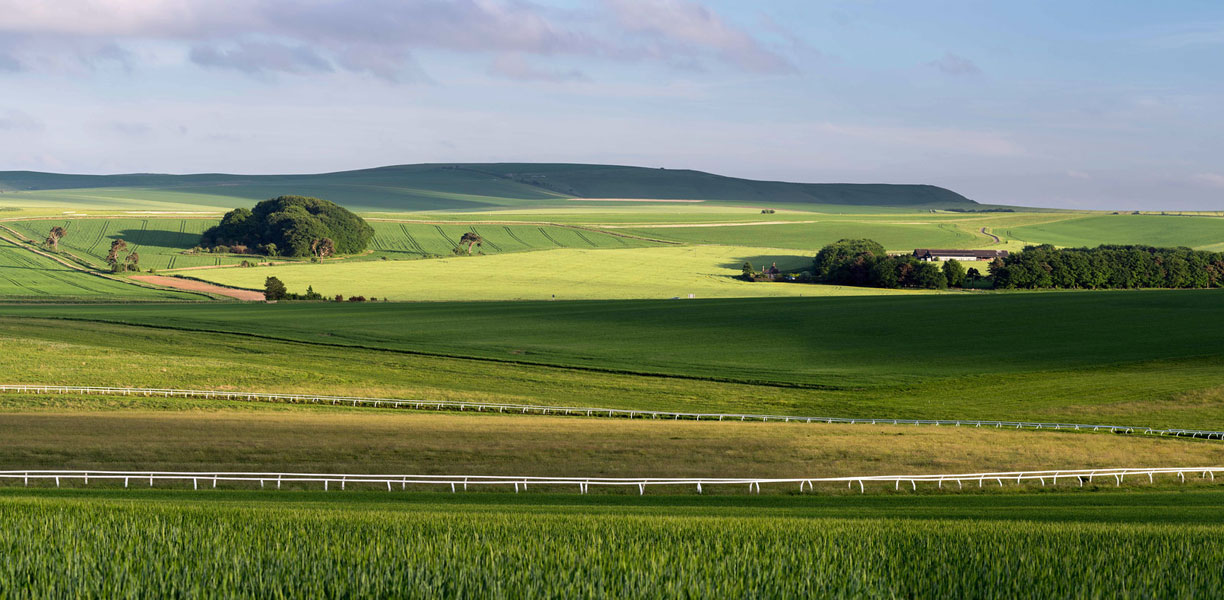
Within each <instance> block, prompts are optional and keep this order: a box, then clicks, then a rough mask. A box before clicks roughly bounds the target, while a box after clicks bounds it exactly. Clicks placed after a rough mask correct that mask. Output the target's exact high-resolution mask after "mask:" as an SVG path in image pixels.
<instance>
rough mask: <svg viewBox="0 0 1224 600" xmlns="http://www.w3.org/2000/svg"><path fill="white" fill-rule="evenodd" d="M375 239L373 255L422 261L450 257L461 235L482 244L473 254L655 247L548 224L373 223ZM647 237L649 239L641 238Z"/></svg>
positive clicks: (625, 237) (626, 237)
mask: <svg viewBox="0 0 1224 600" xmlns="http://www.w3.org/2000/svg"><path fill="white" fill-rule="evenodd" d="M371 225H373V226H374V240H373V241H372V242H371V244H370V248H371V249H372V250H374V253H375V254H376V255H380V256H387V257H388V258H422V257H432V256H451V255H452V250H453V249H454V248H455V247H456V245H458V243H459V238H460V237H461V236H463V234H464V233H468V232H474V233H476V234H477V235H479V236H480V237H481V238H482V239H483V240H484V244H483V245H482V246H480V247H475V248H473V249H472V252H473V253H479V252H483V253H485V254H502V253H507V252H522V251H525V250H555V249H558V248H572V249H582V250H590V249H596V248H614V249H623V248H641V247H646V246H654V245H658V244H656V243H654V242H651V241H648V240H645V239H639V238H637V237H633V236H629V235H614V234H610V233H605V232H601V231H595V230H591V229H583V228H577V227H556V226H550V225H505V224H498V223H470V224H465V225H448V224H433V223H406V222H387V221H373V222H371ZM643 237H648V236H643Z"/></svg>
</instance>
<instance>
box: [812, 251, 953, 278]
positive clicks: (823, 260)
mask: <svg viewBox="0 0 1224 600" xmlns="http://www.w3.org/2000/svg"><path fill="white" fill-rule="evenodd" d="M949 262H952V261H949ZM957 267H961V265H959V263H958V264H957ZM954 276H955V277H954ZM812 277H813V278H814V279H815V280H816V281H819V282H822V283H835V284H839V285H857V286H865V287H882V288H901V287H915V288H927V289H944V288H947V287H948V285H949V283H950V281H951V280H953V279H955V284H956V285H959V284H960V283H963V282H964V270H963V268H961V269H960V270H959V271H956V270H955V269H954V270H953V272H952V273H949V272H948V271H946V270H945V271H941V270H940V268H939V267H937V266H935V264H934V263H930V262H924V261H920V260H918V259H916V258H914V257H912V256H889V255H888V253H887V252H885V251H884V246H881V245H880V243H879V242H876V241H874V240H867V239H843V240H838V241H837V242H834V243H832V244H829V245H828V246H825V247H824V248H821V249H820V252H819V253H817V254H816V259H815V260H814V261H813V262H812Z"/></svg>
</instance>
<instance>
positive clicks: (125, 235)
mask: <svg viewBox="0 0 1224 600" xmlns="http://www.w3.org/2000/svg"><path fill="white" fill-rule="evenodd" d="M107 238H109V239H112V240H119V239H121V240H123V241H125V242H127V243H128V244H140V245H142V246H160V247H165V248H178V249H180V250H190V249H192V248H194V247H196V246H198V245H199V244H200V234H198V233H183V232H180V231H172V230H169V229H121V230H119V231H116V232H113V233H111V234H110V235H108V236H107ZM144 240H157V243H156V244H147V243H145V242H144Z"/></svg>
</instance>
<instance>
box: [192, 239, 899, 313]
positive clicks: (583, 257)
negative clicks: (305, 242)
mask: <svg viewBox="0 0 1224 600" xmlns="http://www.w3.org/2000/svg"><path fill="white" fill-rule="evenodd" d="M745 260H749V261H752V263H753V264H754V265H756V266H757V267H758V268H760V266H761V265H768V264H770V263H773V262H777V263H778V267H779V268H780V269H782V270H783V272H787V271H800V270H805V269H807V268H808V266H809V265H810V264H811V258H810V257H808V256H805V255H803V254H800V253H797V252H794V251H790V250H784V249H777V248H753V247H743V246H673V247H656V248H626V249H620V250H615V249H612V250H595V249H587V250H584V249H557V250H549V251H543V252H528V253H518V254H499V255H488V256H470V257H468V256H464V257H450V258H441V259H436V260H418V261H353V262H344V261H336V262H329V263H325V264H301V265H281V266H275V267H256V268H246V269H243V268H226V269H209V270H202V271H193V272H191V276H192V277H196V278H200V279H205V280H207V281H212V282H215V283H219V284H222V285H228V286H235V287H244V288H251V289H263V285H264V280H265V278H267V277H269V276H276V277H277V278H279V279H280V280H281V281H283V282H285V285H286V286H288V288H289V291H291V292H298V293H301V292H305V291H306V287H307V286H311V287H313V288H314V290H315V291H316V292H319V293H321V294H323V295H325V296H334V295H336V294H340V295H343V296H345V297H348V296H356V295H361V296H366V297H370V296H374V297H377V298H379V299H382V298H389V299H390V300H412V301H418V300H420V301H450V300H547V299H551V298H552V297H553V296H554V295H555V297H556V298H557V299H558V300H562V299H564V300H586V299H639V298H656V299H665V298H674V297H679V298H687V297H688V296H689V294H692V295H693V296H694V297H697V298H737V297H766V296H816V295H821V296H843V295H851V296H860V295H877V294H918V293H922V292H917V291H904V292H899V291H894V290H878V289H874V288H853V287H840V286H823V285H822V286H813V285H800V284H786V283H749V282H745V281H741V280H739V279H737V278H736V276H738V275H739V274H740V272H741V268H742V265H743V263H744V261H745Z"/></svg>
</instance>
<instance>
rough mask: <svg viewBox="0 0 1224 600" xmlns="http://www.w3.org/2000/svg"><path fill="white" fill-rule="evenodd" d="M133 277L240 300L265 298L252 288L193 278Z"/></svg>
mask: <svg viewBox="0 0 1224 600" xmlns="http://www.w3.org/2000/svg"><path fill="white" fill-rule="evenodd" d="M132 279H135V280H137V281H143V282H145V283H152V284H154V285H160V286H163V287H169V288H175V289H179V290H187V291H189V292H205V293H209V294H217V295H219V296H229V297H230V298H237V299H238V300H248V301H252V302H262V301H263V299H264V295H263V292H252V291H251V290H239V289H236V288H228V287H223V286H219V285H213V284H211V283H204V282H203V281H194V280H191V279H181V278H179V277H165V276H162V275H133V276H132Z"/></svg>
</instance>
